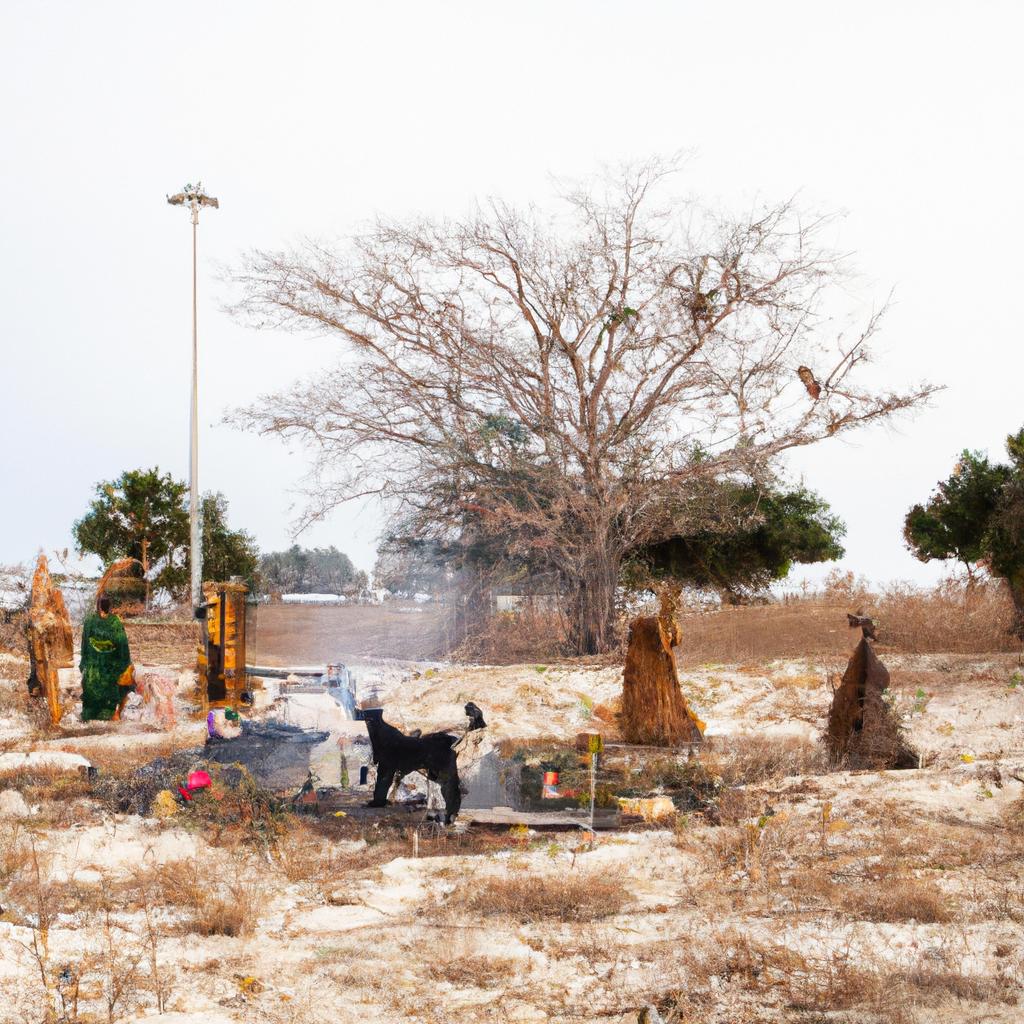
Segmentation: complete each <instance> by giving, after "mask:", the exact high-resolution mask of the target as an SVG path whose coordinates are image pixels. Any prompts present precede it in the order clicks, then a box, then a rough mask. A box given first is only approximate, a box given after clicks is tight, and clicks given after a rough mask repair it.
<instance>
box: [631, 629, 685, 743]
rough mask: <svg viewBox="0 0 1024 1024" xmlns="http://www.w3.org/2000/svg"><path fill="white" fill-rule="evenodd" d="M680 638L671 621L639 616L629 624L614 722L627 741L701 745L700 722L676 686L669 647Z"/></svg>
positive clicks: (676, 676) (673, 665)
mask: <svg viewBox="0 0 1024 1024" xmlns="http://www.w3.org/2000/svg"><path fill="white" fill-rule="evenodd" d="M678 642H679V629H678V627H677V626H676V625H675V623H674V622H669V623H668V624H666V621H665V617H664V616H654V615H644V616H641V617H639V618H637V619H634V620H633V623H632V625H631V626H630V627H629V647H628V649H627V651H626V664H625V666H624V668H623V670H622V712H621V714H620V716H619V725H620V728H621V730H622V738H623V739H624V740H625V741H626V742H627V743H637V744H642V745H645V746H654V747H674V746H678V745H679V744H681V743H700V742H702V741H703V739H704V723H703V722H701V721H700V719H699V718H697V716H696V715H695V714H694V713H693V711H691V709H690V706H689V704H687V702H686V698H685V697H684V696H683V691H682V689H681V688H680V686H679V676H678V674H677V672H676V663H675V658H674V657H673V654H672V648H673V647H675V646H676V644H677V643H678Z"/></svg>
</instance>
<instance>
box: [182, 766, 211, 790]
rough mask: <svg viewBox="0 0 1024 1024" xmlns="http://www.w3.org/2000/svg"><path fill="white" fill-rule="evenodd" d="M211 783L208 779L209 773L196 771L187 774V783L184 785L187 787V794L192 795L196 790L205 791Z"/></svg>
mask: <svg viewBox="0 0 1024 1024" xmlns="http://www.w3.org/2000/svg"><path fill="white" fill-rule="evenodd" d="M211 782H212V780H211V778H210V774H209V772H204V771H196V772H189V775H188V782H187V783H186V785H187V786H188V789H189V792H190V793H193V792H195V791H196V790H197V789H206V787H207V786H209V785H210V784H211Z"/></svg>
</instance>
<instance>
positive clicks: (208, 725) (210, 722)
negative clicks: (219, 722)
mask: <svg viewBox="0 0 1024 1024" xmlns="http://www.w3.org/2000/svg"><path fill="white" fill-rule="evenodd" d="M213 721H214V718H213V712H212V711H211V712H210V713H209V714H208V715H207V716H206V731H207V732H208V733H209V734H210V735H211V736H216V735H217V734H216V733H215V732H214V729H213Z"/></svg>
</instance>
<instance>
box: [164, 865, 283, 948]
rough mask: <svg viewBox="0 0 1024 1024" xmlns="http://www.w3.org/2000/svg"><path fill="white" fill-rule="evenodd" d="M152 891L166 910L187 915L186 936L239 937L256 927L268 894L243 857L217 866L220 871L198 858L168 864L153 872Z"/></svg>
mask: <svg viewBox="0 0 1024 1024" xmlns="http://www.w3.org/2000/svg"><path fill="white" fill-rule="evenodd" d="M153 872H154V880H155V883H156V884H155V886H153V890H154V891H155V892H156V893H157V894H158V895H157V898H158V899H159V900H160V901H161V903H163V905H164V906H168V907H177V908H180V909H181V910H183V911H185V913H186V918H185V920H184V921H183V922H182V924H181V931H182V932H183V933H186V934H188V933H192V934H196V935H228V936H232V937H235V936H240V935H248V934H250V933H251V932H252V931H253V930H254V928H255V927H256V923H257V920H258V918H259V914H260V910H261V909H262V906H263V902H264V898H265V895H266V890H265V888H264V886H263V884H262V883H261V881H260V880H259V875H258V873H257V872H258V869H254V868H253V867H252V865H250V864H249V863H248V862H247V861H245V860H244V859H243V858H241V857H235V858H231V859H229V860H228V862H227V863H224V862H223V861H219V862H218V870H216V871H215V870H214V868H213V866H212V865H211V864H208V863H206V862H205V861H201V860H199V859H197V858H190V859H187V860H178V861H169V862H168V863H166V864H163V865H160V866H159V867H157V868H154V869H153Z"/></svg>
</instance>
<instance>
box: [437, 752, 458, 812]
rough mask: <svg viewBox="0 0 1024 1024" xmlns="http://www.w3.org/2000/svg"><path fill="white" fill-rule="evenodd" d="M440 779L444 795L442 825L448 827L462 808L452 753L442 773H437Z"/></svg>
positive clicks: (456, 764)
mask: <svg viewBox="0 0 1024 1024" xmlns="http://www.w3.org/2000/svg"><path fill="white" fill-rule="evenodd" d="M438 774H439V775H440V778H441V792H442V793H443V794H444V823H445V824H446V825H450V824H451V823H452V822H453V821H454V820H455V818H456V816H457V815H458V813H459V808H460V807H461V806H462V790H461V788H460V787H459V766H458V761H457V759H456V756H455V752H454V751H452V756H451V759H450V760H449V762H448V764H447V765H446V766H445V769H444V771H443V772H439V773H438Z"/></svg>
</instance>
